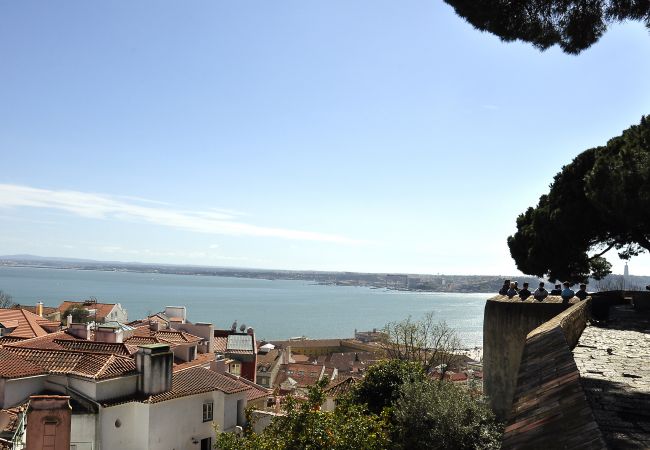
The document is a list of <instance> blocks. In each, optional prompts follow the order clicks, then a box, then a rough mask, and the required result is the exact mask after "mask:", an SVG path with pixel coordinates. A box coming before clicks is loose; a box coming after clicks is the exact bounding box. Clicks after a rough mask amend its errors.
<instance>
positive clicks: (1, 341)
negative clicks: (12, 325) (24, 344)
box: [0, 336, 25, 347]
mask: <svg viewBox="0 0 650 450" xmlns="http://www.w3.org/2000/svg"><path fill="white" fill-rule="evenodd" d="M24 340H25V338H19V337H13V336H3V337H0V347H2V346H3V345H5V344H13V343H14V342H20V341H24Z"/></svg>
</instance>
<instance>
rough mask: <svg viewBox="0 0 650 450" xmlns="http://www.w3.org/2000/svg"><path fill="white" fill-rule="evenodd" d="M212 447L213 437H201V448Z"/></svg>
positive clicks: (203, 449) (209, 449)
mask: <svg viewBox="0 0 650 450" xmlns="http://www.w3.org/2000/svg"><path fill="white" fill-rule="evenodd" d="M211 449H212V438H205V439H201V450H211Z"/></svg>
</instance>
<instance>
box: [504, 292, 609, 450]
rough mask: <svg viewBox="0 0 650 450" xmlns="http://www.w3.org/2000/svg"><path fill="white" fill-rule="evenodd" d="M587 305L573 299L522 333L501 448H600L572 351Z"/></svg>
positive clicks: (600, 440) (595, 425)
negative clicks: (512, 393) (518, 359)
mask: <svg viewBox="0 0 650 450" xmlns="http://www.w3.org/2000/svg"><path fill="white" fill-rule="evenodd" d="M588 310H589V301H584V302H580V303H577V304H574V305H573V306H571V307H570V308H569V309H567V310H566V311H564V312H563V313H561V314H559V315H557V316H555V317H554V318H552V319H551V320H549V321H547V322H545V323H544V324H542V325H541V326H539V327H537V328H536V329H534V330H533V331H531V332H530V333H529V334H528V335H527V336H526V340H525V345H524V349H523V353H522V358H521V363H520V366H519V370H518V375H517V383H516V388H515V392H514V399H513V405H512V410H511V412H510V415H509V420H508V423H507V426H506V429H505V433H504V437H503V447H502V448H503V449H504V450H507V449H528V448H530V449H536V448H571V449H578V448H580V449H582V448H584V449H605V448H606V446H605V443H604V441H603V438H602V435H601V433H600V430H599V429H598V425H597V424H596V422H595V420H594V416H593V413H592V410H591V407H590V405H589V403H588V402H587V398H586V396H585V393H584V391H583V388H582V385H581V383H580V372H579V370H578V368H577V366H576V363H575V360H574V358H573V353H572V349H573V348H574V347H575V346H576V344H577V343H578V339H579V338H580V335H581V334H582V331H583V330H584V328H585V326H586V323H587V317H588Z"/></svg>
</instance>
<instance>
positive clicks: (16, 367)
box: [0, 349, 47, 378]
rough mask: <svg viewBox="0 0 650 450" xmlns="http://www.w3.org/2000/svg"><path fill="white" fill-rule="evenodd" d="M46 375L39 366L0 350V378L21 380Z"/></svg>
mask: <svg viewBox="0 0 650 450" xmlns="http://www.w3.org/2000/svg"><path fill="white" fill-rule="evenodd" d="M46 373H47V371H46V370H45V369H43V368H42V367H40V366H39V365H37V364H34V363H32V362H29V361H27V360H25V359H23V358H20V357H18V356H16V355H15V354H13V353H11V352H8V351H6V350H3V349H0V378H21V377H29V376H34V375H43V374H46Z"/></svg>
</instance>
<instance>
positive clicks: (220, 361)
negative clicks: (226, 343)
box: [210, 355, 226, 373]
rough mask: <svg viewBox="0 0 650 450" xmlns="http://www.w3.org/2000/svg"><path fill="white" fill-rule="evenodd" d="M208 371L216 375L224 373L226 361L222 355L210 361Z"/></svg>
mask: <svg viewBox="0 0 650 450" xmlns="http://www.w3.org/2000/svg"><path fill="white" fill-rule="evenodd" d="M210 370H211V371H213V372H217V373H226V359H225V358H224V357H223V355H217V356H216V359H215V360H214V361H210Z"/></svg>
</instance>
